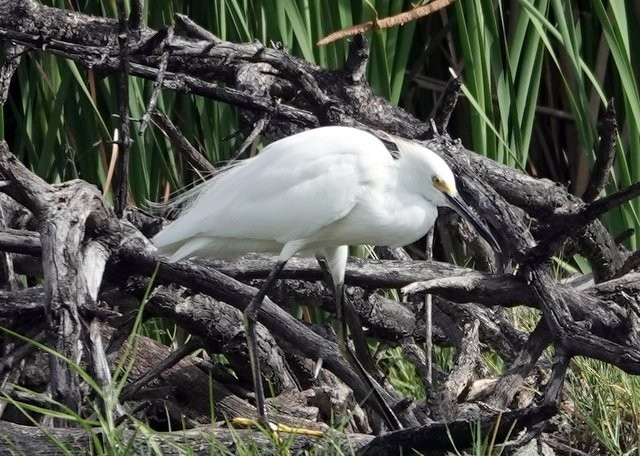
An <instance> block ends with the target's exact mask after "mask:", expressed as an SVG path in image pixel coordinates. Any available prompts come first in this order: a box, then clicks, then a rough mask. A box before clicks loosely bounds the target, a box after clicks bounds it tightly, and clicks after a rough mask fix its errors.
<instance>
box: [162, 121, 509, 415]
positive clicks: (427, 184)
mask: <svg viewBox="0 0 640 456" xmlns="http://www.w3.org/2000/svg"><path fill="white" fill-rule="evenodd" d="M393 142H394V143H395V145H396V147H397V153H396V152H394V153H392V152H390V151H389V150H387V147H386V146H385V144H384V143H383V142H382V141H381V140H380V139H378V138H377V137H376V136H374V135H373V134H371V133H368V132H365V131H362V130H358V129H355V128H348V127H322V128H316V129H314V130H309V131H306V132H303V133H299V134H296V135H293V136H290V137H288V138H285V139H282V140H280V141H277V142H274V143H273V144H271V145H269V146H267V147H265V148H264V150H263V151H262V152H261V153H259V154H258V155H257V156H256V157H253V158H250V159H248V160H244V161H242V162H240V163H237V164H234V165H232V166H230V167H228V168H227V169H225V170H223V171H222V172H221V173H219V174H218V175H216V176H214V177H213V178H212V179H210V180H209V181H206V182H204V183H202V184H200V185H199V186H198V187H196V188H195V189H193V190H190V191H189V192H188V194H187V195H186V196H184V197H183V198H179V199H178V201H177V203H176V204H177V205H178V206H180V205H183V204H184V205H185V206H186V207H185V209H184V210H183V211H182V212H181V214H180V216H179V217H178V218H177V219H176V220H175V221H174V222H172V223H170V224H169V225H168V226H167V227H166V228H165V229H164V230H163V231H161V232H160V233H159V234H157V235H156V236H155V237H154V238H153V243H154V244H155V245H156V247H157V248H158V251H159V253H160V254H161V255H167V256H169V258H170V260H171V261H178V260H181V259H185V258H191V257H207V258H224V257H233V256H238V255H242V254H244V253H248V252H273V253H275V254H277V255H278V263H277V265H276V267H275V268H274V270H273V271H272V273H271V274H270V276H269V278H268V279H267V281H266V282H265V284H264V286H263V288H262V289H261V290H260V292H259V293H258V294H257V295H256V297H255V298H254V300H253V301H252V302H251V304H250V305H249V306H248V307H247V309H246V310H245V325H246V327H247V339H248V346H249V353H250V355H251V356H250V357H251V362H252V371H253V381H254V388H255V392H256V401H257V406H258V412H259V414H260V419H261V421H262V422H263V424H266V423H267V415H266V409H265V405H264V393H263V391H262V383H261V380H260V373H259V372H260V371H259V362H258V359H257V346H256V339H255V337H256V336H255V321H256V319H257V315H258V308H259V305H260V303H261V302H262V299H263V298H264V296H265V294H266V292H267V290H268V289H269V287H270V286H271V284H272V283H273V282H274V281H275V279H276V278H277V276H278V274H279V273H280V271H282V268H283V267H284V265H285V263H286V261H287V260H288V259H289V258H291V257H292V256H293V255H296V254H303V255H313V254H315V255H318V256H322V257H325V258H326V259H327V262H328V266H329V270H330V272H331V276H332V279H333V283H334V293H335V298H336V305H337V308H338V311H339V316H340V315H341V314H343V313H344V311H346V310H348V307H344V306H346V304H345V303H344V300H343V298H342V294H343V283H344V274H345V267H346V262H347V254H348V247H347V246H348V245H355V244H373V245H389V246H402V245H406V244H409V243H411V242H413V241H415V240H417V239H419V238H420V237H422V236H424V235H425V234H426V233H427V232H428V231H429V230H430V229H431V227H432V226H433V224H434V223H435V220H436V217H437V215H438V211H437V206H446V205H449V206H451V207H453V208H454V209H456V210H457V211H458V212H460V213H461V215H463V216H464V217H465V218H467V220H469V221H470V222H471V223H472V225H473V226H474V227H475V228H476V229H477V230H478V231H479V232H480V234H482V235H483V236H484V237H485V239H487V240H488V241H489V242H491V243H492V245H493V246H494V248H495V249H496V250H498V251H499V247H498V244H497V242H496V241H495V238H494V237H493V236H492V235H491V233H490V232H489V231H488V230H487V229H486V228H485V227H484V225H482V224H481V223H480V222H478V220H477V219H476V218H475V217H474V216H473V214H472V212H471V211H470V210H469V209H468V207H467V206H466V205H465V204H464V202H463V201H462V200H461V199H460V198H459V197H458V192H457V190H456V184H455V179H454V176H453V173H452V172H451V169H450V168H449V167H448V166H447V164H446V163H445V162H444V160H442V158H440V157H439V156H438V155H436V154H435V153H434V152H432V151H431V150H429V149H426V148H424V147H421V146H419V145H416V144H414V143H411V142H408V141H404V140H400V139H397V138H394V139H393ZM185 203H186V204H185ZM343 321H344V320H343ZM352 331H353V328H352ZM341 332H342V334H341V337H342V338H343V342H342V343H343V345H342V347H343V349H344V350H345V351H347V352H348V354H349V355H350V357H352V358H355V357H354V356H353V354H351V352H350V351H349V348H348V345H347V344H346V327H345V326H344V323H343V328H342V331H341ZM364 345H365V346H366V342H365V343H364ZM355 364H357V365H358V367H359V369H360V370H361V372H362V376H363V379H365V381H367V382H368V383H369V385H370V387H371V388H372V389H373V391H372V392H373V396H374V397H375V400H376V401H377V405H378V410H379V411H381V414H382V415H383V416H385V418H386V420H387V423H388V424H389V425H390V426H391V427H394V428H398V427H401V426H400V424H399V422H398V420H397V417H395V415H394V414H393V411H391V408H389V407H388V405H386V403H385V402H384V400H383V399H382V398H381V396H380V394H379V393H378V392H377V390H376V387H375V386H374V384H373V381H372V380H371V379H370V377H367V374H366V372H365V371H364V369H363V367H362V365H361V364H359V363H358V362H357V359H356V362H355Z"/></svg>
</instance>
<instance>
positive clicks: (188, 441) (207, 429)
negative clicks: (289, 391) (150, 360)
mask: <svg viewBox="0 0 640 456" xmlns="http://www.w3.org/2000/svg"><path fill="white" fill-rule="evenodd" d="M96 432H97V433H99V430H98V429H96ZM52 437H53V438H55V439H56V440H57V441H59V442H60V443H61V444H62V445H63V447H64V448H65V449H67V450H68V451H69V453H71V454H89V453H90V450H91V448H92V447H91V442H90V439H91V436H90V435H89V434H88V433H87V431H85V430H81V429H47V430H46V431H45V430H41V429H38V428H34V427H31V426H21V425H17V424H13V423H8V422H6V421H0V438H2V441H3V444H2V445H0V456H13V455H14V454H29V455H41V456H46V455H52V456H53V455H59V454H61V453H62V449H61V448H60V447H59V446H58V445H56V442H55V441H54V440H53V438H52ZM121 438H122V440H121V444H122V446H123V447H124V446H125V445H129V444H131V446H130V447H127V448H129V450H128V452H127V454H131V455H132V456H137V455H140V456H146V455H148V454H151V453H152V452H153V448H152V446H151V442H150V441H149V439H148V437H147V436H145V435H141V434H137V435H136V434H134V433H133V432H132V431H124V432H123V434H122V437H121ZM282 438H283V440H286V441H287V442H289V440H291V455H292V456H297V455H302V454H308V453H305V451H307V452H308V451H309V450H311V449H313V450H314V451H317V453H316V454H322V452H323V451H324V450H323V448H324V449H325V450H326V451H331V450H334V449H335V448H336V446H337V447H340V448H343V450H344V451H345V452H346V453H350V452H351V451H353V450H357V449H358V448H361V447H362V446H364V445H366V444H367V443H369V442H370V441H371V440H372V439H373V437H371V436H368V435H363V434H343V433H339V432H336V431H330V432H329V433H328V435H327V437H325V438H318V437H308V436H302V435H293V436H290V435H288V434H286V433H283V434H282ZM238 441H241V442H243V445H245V444H246V445H247V446H248V447H251V446H253V447H254V448H257V449H260V454H262V455H265V456H267V455H274V456H279V455H281V454H282V450H281V449H280V448H278V447H277V446H276V445H275V444H274V442H273V440H272V439H270V438H269V437H268V436H266V435H265V433H263V432H259V431H255V430H251V429H226V428H212V427H211V426H203V427H201V428H198V429H191V430H186V431H180V432H174V433H160V434H158V435H157V436H154V437H153V443H154V444H156V445H157V446H158V448H159V449H160V451H161V453H162V454H163V455H182V454H184V453H185V452H188V453H189V454H197V455H203V456H209V455H210V454H212V451H214V452H215V448H216V447H217V448H235V447H236V445H237V442H238ZM109 450H113V451H115V450H116V449H115V448H113V449H110V448H107V451H109Z"/></svg>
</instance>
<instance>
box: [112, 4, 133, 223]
mask: <svg viewBox="0 0 640 456" xmlns="http://www.w3.org/2000/svg"><path fill="white" fill-rule="evenodd" d="M117 8H118V22H119V30H118V44H119V46H120V56H119V57H120V68H119V71H118V116H119V118H120V136H121V137H120V147H119V149H120V155H119V161H118V173H117V178H118V185H117V187H116V191H115V204H114V209H115V212H116V215H117V216H118V218H122V216H123V214H124V208H125V206H126V205H127V197H128V194H129V153H130V145H131V133H130V131H129V43H130V37H129V33H130V32H129V25H128V21H127V18H126V13H125V5H124V0H117Z"/></svg>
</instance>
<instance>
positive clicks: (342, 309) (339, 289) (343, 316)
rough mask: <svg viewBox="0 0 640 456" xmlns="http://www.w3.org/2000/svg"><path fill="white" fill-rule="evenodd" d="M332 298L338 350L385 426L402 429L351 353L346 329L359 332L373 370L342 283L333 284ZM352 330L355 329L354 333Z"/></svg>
mask: <svg viewBox="0 0 640 456" xmlns="http://www.w3.org/2000/svg"><path fill="white" fill-rule="evenodd" d="M333 296H334V299H335V302H336V313H337V317H338V319H339V320H340V329H339V330H338V347H339V348H340V351H341V352H342V353H343V355H344V356H345V357H346V358H347V360H348V361H349V363H350V364H351V365H352V366H354V367H355V368H356V370H357V371H358V373H359V374H360V377H361V378H362V381H364V382H365V383H366V384H367V386H368V387H369V388H370V389H371V395H372V397H373V401H372V404H373V405H374V406H375V407H374V408H376V409H377V411H378V413H381V415H382V417H383V418H384V420H385V422H386V423H387V425H388V426H389V427H391V429H393V430H396V429H402V427H403V426H402V424H401V423H400V420H399V419H398V417H397V416H396V414H395V413H394V412H393V410H392V409H391V407H390V406H389V404H388V403H387V401H385V400H384V398H383V397H382V394H381V393H380V390H381V388H382V387H381V386H380V385H379V384H378V382H376V380H375V379H374V378H373V377H372V376H371V374H370V373H369V372H368V371H367V369H365V367H364V366H363V364H362V362H361V361H360V359H358V357H357V356H356V355H355V354H354V353H353V352H352V351H351V348H349V332H348V328H349V327H351V330H352V333H353V334H355V333H356V332H357V331H360V333H359V338H360V339H361V344H362V343H364V344H365V348H367V352H366V356H365V357H364V359H366V360H368V362H369V364H370V365H371V368H372V369H373V361H372V360H371V356H370V355H369V351H368V347H366V342H367V341H366V338H365V337H364V333H363V332H362V326H361V324H360V319H359V318H358V315H357V313H356V311H355V309H354V308H353V306H351V303H349V302H347V300H346V298H345V296H344V282H341V283H337V284H336V283H334V284H333ZM347 323H348V324H347ZM354 328H357V329H356V330H355V331H354ZM355 339H356V338H355V337H354V343H355Z"/></svg>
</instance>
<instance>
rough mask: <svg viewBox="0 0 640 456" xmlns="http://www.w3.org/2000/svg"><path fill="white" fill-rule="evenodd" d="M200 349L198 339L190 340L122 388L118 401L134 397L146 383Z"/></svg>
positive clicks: (200, 344) (200, 343)
mask: <svg viewBox="0 0 640 456" xmlns="http://www.w3.org/2000/svg"><path fill="white" fill-rule="evenodd" d="M201 347H202V342H201V341H200V340H199V339H195V338H194V339H191V340H189V341H188V342H187V343H186V344H184V345H182V346H181V347H179V348H178V349H177V350H175V351H174V352H173V353H171V354H170V355H169V356H167V357H166V358H165V359H164V360H162V361H161V362H160V363H158V364H157V365H156V366H155V367H153V368H152V369H150V370H149V371H148V372H147V373H146V374H145V375H143V376H142V377H140V378H139V379H137V380H136V381H135V382H133V383H129V384H128V385H127V386H125V387H124V389H123V390H122V393H121V394H120V400H122V401H126V400H128V399H130V398H131V397H133V396H135V394H136V393H137V392H138V391H140V389H141V388H142V387H144V386H145V385H146V384H147V383H149V382H150V381H152V380H153V379H155V378H156V377H157V376H159V375H160V374H162V372H164V371H165V370H167V369H170V368H172V367H173V366H175V365H176V364H177V363H178V362H179V361H180V360H181V359H182V358H184V357H185V356H188V355H190V354H191V353H193V352H194V351H196V350H197V349H199V348H201Z"/></svg>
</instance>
